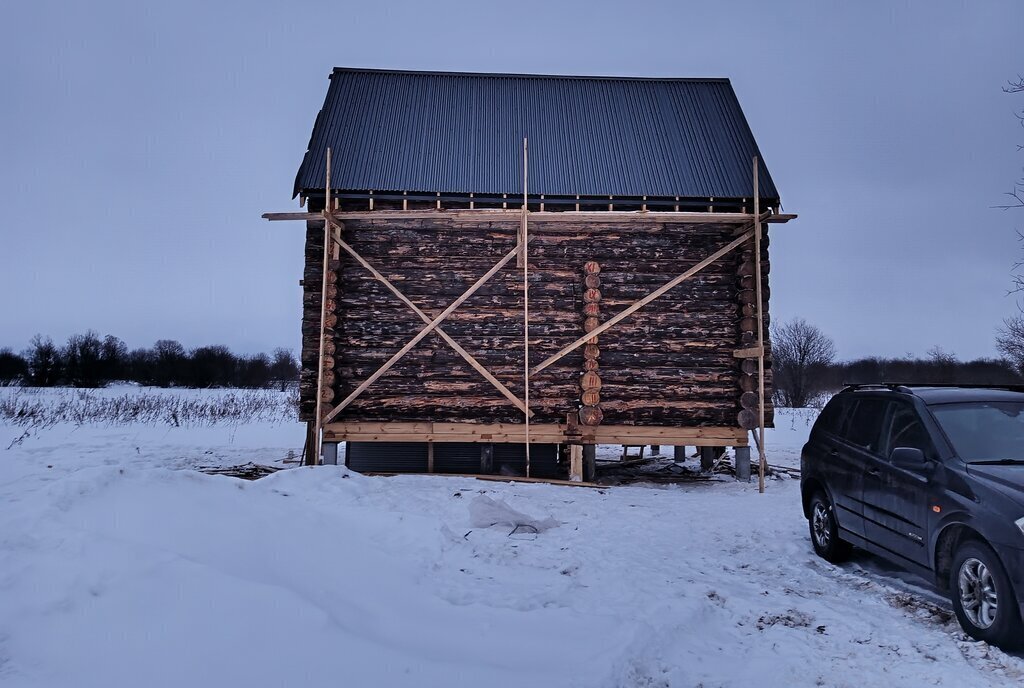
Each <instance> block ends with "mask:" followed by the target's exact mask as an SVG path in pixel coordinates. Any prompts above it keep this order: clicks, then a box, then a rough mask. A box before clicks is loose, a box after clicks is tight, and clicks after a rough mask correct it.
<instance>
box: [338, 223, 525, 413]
mask: <svg viewBox="0 0 1024 688" xmlns="http://www.w3.org/2000/svg"><path fill="white" fill-rule="evenodd" d="M328 222H330V223H331V226H333V227H335V228H336V229H337V230H338V233H337V234H336V235H335V236H334V242H335V243H336V244H337V245H338V246H340V247H341V248H342V249H344V250H345V252H346V253H348V254H349V255H350V256H352V257H353V258H354V259H355V260H356V262H357V263H359V264H360V265H362V266H363V267H364V268H366V269H367V270H368V271H369V272H370V274H371V275H373V276H374V278H376V279H377V280H378V281H379V282H381V283H382V284H383V285H384V286H385V287H387V288H388V290H389V291H390V292H391V293H392V294H394V295H395V297H397V298H398V300H399V301H401V302H402V303H404V304H405V305H406V306H408V307H409V308H411V309H412V311H413V312H414V313H415V314H416V315H417V316H419V318H420V320H422V321H423V322H424V323H426V324H428V325H429V324H430V316H428V315H427V314H426V313H424V312H423V311H422V310H420V308H419V307H418V306H417V305H416V304H415V303H413V302H412V301H411V300H409V298H408V297H407V296H406V295H405V294H403V293H402V292H401V291H399V290H398V288H397V287H396V286H395V285H394V284H392V283H391V282H390V281H389V280H388V278H387V277H385V276H384V275H382V274H381V273H380V272H379V271H378V270H377V269H376V268H375V267H373V266H372V265H371V264H370V263H369V262H368V261H367V260H366V259H365V258H363V257H362V256H361V255H359V253H358V252H357V251H356V250H355V249H354V248H352V247H351V246H349V245H348V243H346V242H345V241H344V240H342V239H341V237H340V229H341V228H340V226H339V225H338V224H337V221H336V220H335V219H334V218H329V219H328ZM435 331H436V332H437V334H438V335H439V336H440V337H441V339H443V340H444V341H445V342H447V343H448V346H450V347H451V348H452V349H454V350H455V353H457V354H459V355H460V356H462V358H463V359H464V360H465V361H466V363H468V364H469V365H470V366H471V367H472V368H473V370H475V371H477V372H478V373H480V375H481V376H483V378H484V379H485V380H487V381H488V382H490V383H491V384H492V385H494V387H495V388H496V389H497V390H498V391H499V392H501V395H502V396H504V397H505V398H506V399H508V400H509V401H510V402H512V403H513V404H514V405H515V407H516V408H518V409H519V410H520V411H522V412H524V413H530V415H533V412H532V411H527V409H526V404H524V403H523V401H522V400H521V399H520V398H519V397H517V396H516V395H515V394H513V393H512V391H511V390H509V388H508V387H506V386H505V385H503V384H502V383H501V381H500V380H499V379H498V378H496V377H494V375H492V374H491V372H490V371H489V370H487V368H485V367H484V366H483V365H482V364H481V363H480V362H479V361H477V360H476V359H475V358H473V355H472V354H470V353H469V352H468V351H466V350H465V349H463V348H462V346H461V345H460V344H459V343H458V342H456V341H455V340H454V339H452V338H451V336H450V335H449V334H448V333H447V332H445V331H444V330H442V329H441V328H440V327H437V328H436V329H435Z"/></svg>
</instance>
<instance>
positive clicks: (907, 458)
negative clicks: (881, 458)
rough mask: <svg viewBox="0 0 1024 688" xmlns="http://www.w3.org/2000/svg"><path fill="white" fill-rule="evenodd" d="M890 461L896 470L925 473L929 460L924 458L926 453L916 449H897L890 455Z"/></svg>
mask: <svg viewBox="0 0 1024 688" xmlns="http://www.w3.org/2000/svg"><path fill="white" fill-rule="evenodd" d="M889 461H890V462H891V463H892V465H893V466H896V468H903V469H906V470H908V471H923V470H924V469H925V468H927V467H928V460H927V459H926V458H924V452H923V451H921V450H920V449H917V448H916V447H896V448H895V449H893V450H892V453H891V454H890V455H889Z"/></svg>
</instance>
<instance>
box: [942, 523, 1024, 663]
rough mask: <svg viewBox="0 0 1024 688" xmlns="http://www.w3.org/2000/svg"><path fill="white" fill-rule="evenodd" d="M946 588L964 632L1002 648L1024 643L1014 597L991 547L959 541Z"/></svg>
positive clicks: (1007, 579) (980, 543)
mask: <svg viewBox="0 0 1024 688" xmlns="http://www.w3.org/2000/svg"><path fill="white" fill-rule="evenodd" d="M949 589H950V597H951V598H952V602H953V611H954V612H955V613H956V618H957V620H958V621H959V622H960V626H961V627H962V628H963V629H964V632H965V633H967V635H969V636H971V637H972V638H975V639H976V640H984V641H985V642H988V643H991V644H993V645H997V646H999V647H1002V648H1004V649H1017V648H1020V647H1022V646H1024V638H1022V637H1021V636H1022V632H1024V629H1022V627H1021V618H1020V609H1019V608H1018V607H1017V598H1016V596H1015V595H1014V591H1013V586H1012V585H1011V584H1010V579H1009V577H1007V575H1006V571H1004V570H1003V564H1002V562H1000V561H999V557H998V556H997V555H996V553H995V551H993V549H992V548H991V547H989V546H988V545H986V544H985V543H983V542H979V541H977V540H968V541H967V542H965V543H963V544H962V545H961V546H960V547H959V549H957V551H956V555H955V556H954V557H953V567H952V569H951V570H950V574H949ZM993 606H994V609H993Z"/></svg>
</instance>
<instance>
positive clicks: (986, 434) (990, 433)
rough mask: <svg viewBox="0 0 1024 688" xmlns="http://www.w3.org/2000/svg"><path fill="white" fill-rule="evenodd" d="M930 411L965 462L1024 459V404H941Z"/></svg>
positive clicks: (980, 402)
mask: <svg viewBox="0 0 1024 688" xmlns="http://www.w3.org/2000/svg"><path fill="white" fill-rule="evenodd" d="M931 412H932V415H933V416H935V419H936V420H938V421H939V425H941V426H942V429H943V430H944V431H945V432H946V436H947V437H948V438H949V440H950V442H952V443H953V447H954V448H955V449H956V452H957V454H959V455H960V458H962V459H964V460H965V461H992V460H999V459H1024V449H1022V448H1024V403H1020V402H1016V401H1009V402H1001V401H975V402H965V403H960V404H939V405H936V406H932V407H931Z"/></svg>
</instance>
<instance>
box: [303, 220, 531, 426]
mask: <svg viewBox="0 0 1024 688" xmlns="http://www.w3.org/2000/svg"><path fill="white" fill-rule="evenodd" d="M324 219H325V220H326V222H327V223H328V224H329V225H330V226H331V227H333V228H335V229H336V230H337V232H336V234H335V236H334V241H335V242H336V243H337V244H338V245H339V246H340V247H341V248H342V249H344V250H345V252H346V253H348V254H349V255H350V256H352V257H353V258H354V259H355V260H356V262H358V263H359V264H360V265H362V266H363V267H364V268H366V269H367V270H368V271H369V272H370V274H372V275H373V276H374V278H375V279H377V280H378V281H380V282H381V283H382V284H383V285H384V286H385V287H387V289H388V290H389V291H390V292H391V293H392V294H394V295H395V296H396V297H397V298H398V299H399V300H400V301H401V302H402V303H404V304H405V305H407V306H408V307H409V308H410V309H412V311H413V312H414V313H416V315H417V316H419V318H420V320H422V321H423V322H424V323H426V326H425V327H424V328H423V329H422V330H420V331H419V333H418V334H417V335H416V336H415V337H413V338H412V339H411V340H409V342H408V343H406V345H405V346H403V347H402V348H401V349H399V350H398V352H397V353H395V355H394V356H392V357H391V358H389V359H388V360H387V362H386V363H384V365H382V366H381V367H380V368H378V369H377V371H376V372H374V373H373V374H372V375H370V377H368V378H366V380H364V381H363V382H362V383H361V384H360V385H359V386H358V387H356V388H355V389H354V390H353V391H352V393H351V394H349V395H348V396H347V397H345V399H343V400H342V402H341V403H340V404H338V405H337V406H336V407H334V409H333V410H332V411H331V412H330V413H329V414H327V416H326V417H325V418H324V419H323V422H324V423H327V422H330V421H331V420H332V419H334V418H335V417H336V416H337V415H338V414H339V413H341V411H342V409H344V408H345V407H346V406H348V405H349V404H351V403H352V402H353V401H355V400H356V398H357V397H358V396H359V395H360V394H362V393H363V392H365V391H366V390H367V389H369V387H370V385H372V384H373V383H374V382H376V381H377V380H378V379H379V378H380V377H381V376H382V375H383V374H384V373H386V372H387V371H388V370H390V369H391V367H392V366H394V365H395V364H396V363H398V361H399V360H401V359H402V357H403V356H405V354H407V353H408V352H409V351H411V350H412V348H413V347H414V346H416V344H417V343H419V342H420V341H421V340H422V339H423V338H424V337H426V336H427V335H428V334H430V333H431V332H437V334H438V335H439V336H440V337H441V339H443V340H444V341H445V342H447V344H448V345H449V346H450V347H452V349H454V350H455V352H456V353H457V354H459V355H460V356H462V358H463V359H464V360H465V361H466V363H468V364H469V365H470V366H471V367H472V368H473V369H474V370H476V371H477V372H478V373H480V375H482V376H483V378H484V379H485V380H487V381H488V382H490V383H491V384H492V385H494V387H495V388H496V389H497V390H498V391H499V392H501V394H502V396H504V397H505V398H506V399H508V400H509V401H510V402H512V403H513V404H514V405H515V406H516V408H518V409H519V410H520V411H523V412H524V413H529V414H530V415H533V413H532V412H531V411H528V410H527V408H526V404H525V403H523V401H522V400H521V399H520V398H519V397H517V396H516V395H515V394H513V393H512V392H511V390H509V389H508V387H506V386H505V385H503V384H502V383H501V381H500V380H498V378H496V377H494V375H492V374H491V373H490V371H488V370H487V369H486V368H485V367H484V366H483V365H482V364H481V363H480V362H479V361H477V360H476V359H475V358H473V356H472V355H471V354H470V353H469V352H468V351H466V350H465V349H463V348H462V346H460V345H459V343H458V342H456V341H455V340H454V339H452V338H451V336H449V335H448V333H447V332H445V331H444V330H442V329H441V328H440V324H441V322H442V321H443V320H444V319H445V318H447V317H448V316H449V315H451V314H452V313H453V312H454V311H455V309H456V308H458V307H459V306H460V305H461V304H462V303H463V302H464V301H465V300H466V299H468V298H469V297H470V296H472V295H473V294H474V293H476V291H477V290H478V289H479V288H480V287H482V286H483V285H484V283H486V282H487V280H489V279H490V278H491V277H493V276H494V275H495V274H496V273H497V272H498V271H499V270H501V268H503V267H505V265H506V264H507V263H508V262H509V261H510V260H512V259H513V258H514V257H515V256H516V255H517V254H519V253H520V251H521V250H522V248H521V246H520V245H519V244H517V245H516V247H515V248H514V249H512V250H511V251H509V252H508V253H507V254H505V256H504V257H503V258H502V259H501V260H500V261H498V263H497V264H495V266H494V267H492V268H491V269H490V270H488V271H487V273H486V274H484V275H483V277H481V278H480V279H478V280H477V281H476V282H474V283H473V285H472V286H471V287H470V288H469V289H467V290H466V291H465V292H464V293H463V294H462V296H460V297H459V298H457V299H455V301H453V302H452V303H451V305H449V306H448V308H446V309H444V311H442V312H441V314H440V315H438V316H437V317H436V318H433V319H431V318H430V316H429V315H427V314H426V313H424V312H423V311H422V310H421V309H420V308H419V307H418V306H417V305H416V304H414V303H413V302H412V301H410V300H409V298H408V297H407V296H406V295H405V294H403V293H402V292H401V291H399V290H398V288H397V287H395V285H393V284H392V283H391V282H390V281H389V280H388V279H387V278H386V277H384V275H382V274H381V273H380V272H379V271H378V270H377V269H376V268H374V267H373V266H372V265H370V263H368V262H367V261H366V259H365V258H363V257H362V256H360V255H359V254H358V253H357V252H356V250H355V249H354V248H352V247H351V246H349V245H348V244H347V243H346V242H345V241H344V240H343V239H342V238H341V225H340V224H339V223H338V221H337V220H336V219H334V217H333V216H331V214H330V213H327V212H325V213H324Z"/></svg>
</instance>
